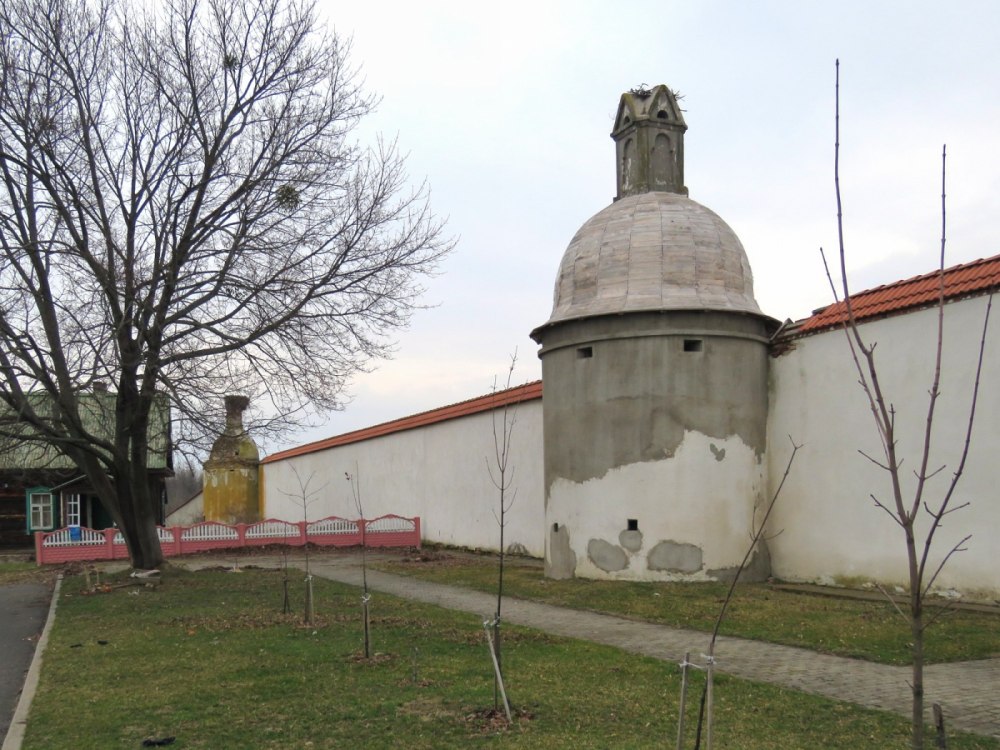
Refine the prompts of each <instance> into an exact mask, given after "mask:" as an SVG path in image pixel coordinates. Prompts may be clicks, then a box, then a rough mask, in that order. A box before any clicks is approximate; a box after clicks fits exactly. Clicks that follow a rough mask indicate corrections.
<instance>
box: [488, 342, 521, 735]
mask: <svg viewBox="0 0 1000 750" xmlns="http://www.w3.org/2000/svg"><path fill="white" fill-rule="evenodd" d="M516 366H517V350H516V349H515V350H514V353H513V354H512V355H511V357H510V366H509V367H508V368H507V381H506V383H505V384H504V388H503V390H504V391H507V390H510V384H511V380H512V379H513V377H514V368H515V367H516ZM491 393H492V394H493V396H494V397H497V396H499V394H500V393H501V391H500V390H499V384H498V381H497V378H496V377H494V378H493V388H492V390H491ZM491 417H492V427H493V460H492V462H491V461H490V459H489V458H487V459H486V469H487V471H488V472H489V475H490V481H492V482H493V486H494V487H496V489H497V493H498V504H497V508H496V510H494V511H493V517H494V518H495V519H496V521H497V525H498V526H499V527H500V561H499V567H498V572H497V606H496V612H494V614H493V620H492V621H489V620H487V621H485V622H484V623H483V625H484V628H485V629H486V636H487V640H488V641H489V643H490V651H491V653H492V655H493V656H492V660H493V667H494V671H495V680H494V685H493V710H494V711H497V710H499V708H500V700H501V699H502V700H503V704H504V711H505V713H506V716H507V721H510V703H509V702H508V700H507V692H506V689H505V688H504V684H503V659H502V656H501V652H502V649H501V636H500V610H501V607H502V605H503V574H504V562H505V554H506V551H505V548H504V545H505V540H504V531H505V529H506V526H507V511H509V510H510V508H511V506H512V505H513V504H514V500H515V498H516V497H517V488H516V487H514V486H513V484H514V467H512V466H511V465H510V452H511V436H512V435H513V432H514V425H515V423H516V422H517V404H511V403H509V401H507V400H505V402H504V404H503V408H502V409H501V408H496V407H494V408H493V410H492V411H491ZM489 628H492V630H493V633H492V637H491V635H490V632H489Z"/></svg>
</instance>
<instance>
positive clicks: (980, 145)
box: [267, 0, 1000, 450]
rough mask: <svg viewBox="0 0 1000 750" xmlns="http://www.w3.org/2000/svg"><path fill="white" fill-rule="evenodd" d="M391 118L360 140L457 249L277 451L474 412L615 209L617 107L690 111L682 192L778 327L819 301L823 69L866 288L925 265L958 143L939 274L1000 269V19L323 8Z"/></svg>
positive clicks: (863, 7)
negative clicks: (731, 253) (725, 226)
mask: <svg viewBox="0 0 1000 750" xmlns="http://www.w3.org/2000/svg"><path fill="white" fill-rule="evenodd" d="M320 8H321V12H322V13H323V14H324V15H325V16H327V17H328V19H329V22H330V23H331V24H332V25H333V26H334V28H335V29H336V31H337V33H338V34H341V35H344V36H350V37H353V60H354V62H355V63H356V64H358V65H360V66H361V67H362V69H363V73H364V76H365V79H366V81H367V87H368V89H369V90H370V91H373V92H375V93H377V94H379V95H380V96H381V97H382V102H381V104H380V106H379V109H378V111H377V112H376V114H375V115H374V116H373V117H372V118H370V120H369V121H368V123H367V124H366V126H365V129H364V132H363V133H361V136H362V137H365V138H367V137H370V136H371V135H372V134H374V133H376V132H379V133H382V134H384V135H386V136H388V137H390V138H398V141H399V144H400V146H401V148H402V150H403V151H405V152H406V153H408V154H409V156H408V171H409V173H410V175H411V177H412V179H413V180H414V181H415V182H420V181H423V180H426V181H427V183H428V184H429V186H430V189H431V198H432V206H433V209H434V211H435V212H436V213H437V214H438V215H440V216H442V217H446V218H447V220H448V230H449V233H450V234H451V235H453V236H454V237H456V238H457V239H458V244H457V247H456V249H455V251H454V253H453V255H451V256H450V257H449V258H448V259H447V260H446V261H445V262H444V264H443V265H442V267H441V274H440V276H438V277H437V278H434V279H431V280H430V281H429V282H428V283H427V285H426V287H427V293H426V296H425V298H424V299H425V302H426V303H427V304H428V305H433V307H431V308H430V309H427V310H423V311H420V312H418V313H417V314H415V315H414V317H413V320H412V323H411V325H410V328H409V329H408V330H406V331H403V332H401V334H400V335H399V336H398V350H397V353H396V356H395V357H394V358H393V359H392V360H390V361H386V362H381V363H378V364H377V366H376V369H375V370H374V371H373V372H371V373H370V374H367V375H364V376H361V377H358V378H357V379H355V380H354V381H353V382H352V383H351V384H350V385H349V388H348V394H347V395H348V396H349V398H350V401H349V403H348V404H347V405H346V408H345V409H344V410H343V411H342V412H337V413H334V414H331V415H327V416H326V417H325V418H323V419H322V420H321V424H320V425H318V426H317V427H315V428H313V429H311V430H309V431H307V432H305V433H303V434H300V435H298V436H294V437H292V438H290V439H289V440H287V441H285V442H284V443H283V444H281V445H277V446H267V448H268V449H270V450H273V449H276V448H281V447H288V446H290V445H294V444H299V443H302V442H306V441H309V440H315V439H320V438H323V437H328V436H331V435H337V434H340V433H343V432H347V431H350V430H354V429H358V428H361V427H365V426H369V425H372V424H377V423H379V422H384V421H387V420H390V419H395V418H397V417H401V416H405V415H408V414H412V413H416V412H419V411H423V410H426V409H431V408H434V407H437V406H442V405H445V404H448V403H453V402H455V401H460V400H463V399H466V398H471V397H473V396H477V395H480V394H482V393H485V392H487V391H488V390H489V388H490V386H491V384H492V382H493V377H494V374H497V373H502V372H503V371H504V370H505V368H506V366H507V363H508V358H509V355H510V353H511V352H513V351H514V350H515V349H516V350H517V352H518V357H519V361H518V367H517V371H516V374H515V380H516V382H523V381H526V380H532V379H536V378H539V377H540V376H541V369H540V364H539V360H538V358H537V354H536V352H537V347H536V345H535V344H534V343H533V342H532V341H531V339H530V338H529V336H528V334H529V332H530V331H531V330H532V329H533V328H534V327H536V326H538V325H540V324H542V323H544V322H545V321H546V320H547V319H548V316H549V314H550V312H551V306H552V288H553V281H554V279H555V273H556V270H557V268H558V266H559V261H560V258H561V257H562V253H563V251H564V250H565V249H566V246H567V244H568V243H569V241H570V239H571V238H572V237H573V234H574V233H575V232H576V230H577V229H578V228H579V227H580V225H581V224H583V222H584V221H586V220H587V219H588V218H589V217H590V216H592V215H593V214H595V213H597V212H598V211H599V210H601V209H602V208H604V207H605V206H606V205H608V204H609V203H610V202H611V199H612V197H613V195H614V193H615V177H614V147H613V143H612V141H611V139H610V138H609V133H610V130H611V125H612V120H613V117H614V114H615V110H616V108H617V105H618V99H619V96H620V95H621V93H622V92H624V91H627V90H628V89H630V88H634V87H636V86H638V85H640V84H646V85H647V86H653V85H655V84H658V83H665V84H667V85H669V86H670V87H671V88H673V89H674V90H675V91H679V92H680V93H681V94H682V95H683V97H684V98H683V100H682V102H681V106H682V107H683V108H684V109H685V110H686V111H685V118H686V120H687V124H688V131H687V135H686V138H685V152H686V163H685V181H686V183H687V186H688V188H689V190H690V197H691V198H692V199H694V200H696V201H698V202H699V203H702V204H704V205H706V206H708V207H709V208H711V209H712V210H714V211H715V212H716V213H718V214H719V215H720V216H722V218H723V219H724V220H725V221H726V222H727V223H729V225H730V226H732V227H733V229H734V230H735V231H736V233H737V235H738V236H739V237H740V239H741V240H742V242H743V245H744V247H745V248H746V251H747V255H748V257H749V259H750V264H751V266H752V268H753V272H754V282H755V291H756V296H757V300H758V302H759V304H760V306H761V308H762V309H763V311H764V312H765V313H767V314H768V315H771V316H773V317H775V318H779V319H785V318H789V317H790V318H799V317H803V316H805V315H807V314H809V312H810V311H811V310H812V309H813V308H816V307H819V306H821V305H824V304H826V303H828V302H829V301H830V300H831V294H830V292H829V289H828V287H827V282H826V280H825V277H824V275H823V268H822V263H821V261H820V256H819V252H818V248H819V247H821V246H822V247H824V248H827V249H834V248H835V247H836V223H835V216H836V207H835V200H834V192H833V125H834V122H833V103H834V60H835V58H837V57H839V58H840V60H841V141H842V147H841V185H842V190H843V195H844V213H845V225H846V236H847V242H848V253H849V260H848V263H849V271H850V273H849V275H850V276H851V281H852V286H853V288H854V289H856V290H861V289H864V288H869V287H871V286H876V285H878V284H883V283H888V282H891V281H895V280H897V279H900V278H904V277H907V276H912V275H915V274H918V273H923V272H926V271H928V270H931V269H932V268H933V267H934V266H935V264H936V262H937V252H938V250H939V242H940V239H939V238H940V223H941V215H940V213H941V212H940V204H941V200H940V192H941V190H940V172H941V158H940V154H941V147H942V145H943V144H945V143H947V144H948V183H949V187H948V262H949V263H959V262H964V261H968V260H973V259H976V258H981V257H988V256H991V255H995V254H997V253H998V252H1000V245H998V242H997V237H998V236H1000V230H998V228H997V220H998V217H1000V47H998V45H997V41H996V39H997V32H998V31H1000V3H998V2H995V0H982V1H981V2H972V1H962V0H955V2H950V3H945V2H940V0H937V1H935V2H918V1H915V0H908V1H907V2H874V1H872V0H865V1H857V2H852V1H850V0H847V1H843V0H842V1H841V2H838V3H823V4H820V3H811V2H801V1H800V0H788V1H785V2H759V1H758V2H752V3H749V2H740V1H737V0H732V1H727V2H723V1H721V0H719V1H716V2H705V1H701V2H694V0H689V1H688V2H674V1H671V0H656V1H652V2H628V1H627V0H616V2H581V1H580V0H576V1H575V2H550V1H548V0H535V1H534V2H509V1H508V2H503V3H479V2H471V1H470V0H465V1H464V2H433V1H432V0H422V1H421V2H419V3H417V2H412V1H411V2H378V3H374V2H373V3H367V2H357V0H351V1H350V2H340V1H339V0H320Z"/></svg>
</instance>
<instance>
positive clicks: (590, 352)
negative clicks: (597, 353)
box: [576, 346, 594, 359]
mask: <svg viewBox="0 0 1000 750" xmlns="http://www.w3.org/2000/svg"><path fill="white" fill-rule="evenodd" d="M593 356H594V347H592V346H581V347H580V348H579V349H577V350H576V358H577V359H590V358H591V357H593Z"/></svg>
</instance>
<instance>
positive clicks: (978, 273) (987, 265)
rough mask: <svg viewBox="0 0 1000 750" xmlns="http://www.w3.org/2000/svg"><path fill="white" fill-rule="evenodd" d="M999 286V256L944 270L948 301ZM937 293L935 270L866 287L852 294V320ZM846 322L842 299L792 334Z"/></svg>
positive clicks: (932, 298) (923, 301) (929, 300)
mask: <svg viewBox="0 0 1000 750" xmlns="http://www.w3.org/2000/svg"><path fill="white" fill-rule="evenodd" d="M997 289H1000V255H995V256H993V257H992V258H985V259H980V260H974V261H972V262H971V263H963V264H961V265H957V266H952V267H951V268H946V269H945V270H944V296H945V299H947V300H951V299H956V298H959V297H965V296H969V295H973V294H985V293H986V292H989V291H992V290H997ZM939 293H940V289H939V279H938V272H937V271H932V272H931V273H927V274H924V275H922V276H914V277H913V278H912V279H904V280H903V281H897V282H894V283H892V284H885V285H884V286H879V287H875V288H874V289H868V290H866V291H864V292H858V293H857V294H852V295H851V308H852V309H853V311H854V318H855V320H858V321H862V320H866V319H868V318H875V317H881V316H885V315H889V314H892V313H896V312H901V311H903V310H909V309H911V308H914V307H924V306H927V305H933V304H934V303H936V302H937V300H938V296H939ZM846 321H847V306H846V304H845V303H844V302H843V301H841V302H835V303H834V304H832V305H830V306H828V307H825V308H823V309H822V310H820V311H819V312H817V313H814V314H813V315H812V316H810V317H808V318H806V319H805V320H803V321H802V322H801V323H800V324H799V325H798V326H796V328H795V330H794V334H804V333H815V332H816V331H819V330H823V329H826V328H832V327H833V326H838V325H841V324H843V323H844V322H846Z"/></svg>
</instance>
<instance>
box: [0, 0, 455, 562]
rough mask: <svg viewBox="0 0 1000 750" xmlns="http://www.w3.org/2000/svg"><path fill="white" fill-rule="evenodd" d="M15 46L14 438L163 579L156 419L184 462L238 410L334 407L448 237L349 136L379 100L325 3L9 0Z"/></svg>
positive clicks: (2, 170)
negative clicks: (85, 484)
mask: <svg viewBox="0 0 1000 750" xmlns="http://www.w3.org/2000/svg"><path fill="white" fill-rule="evenodd" d="M0 27H2V28H3V34H2V36H0V179H2V183H0V187H2V190H0V342H2V343H0V406H2V405H6V412H5V413H4V419H3V420H2V422H3V423H2V424H0V432H3V431H6V432H7V433H8V434H14V435H15V436H16V437H17V438H18V439H26V438H30V439H33V440H38V441H43V442H46V443H49V444H52V445H56V446H58V448H59V450H61V451H62V452H64V453H65V454H66V455H67V456H69V457H70V458H71V459H72V460H73V461H74V463H75V465H76V466H77V467H78V468H79V471H80V472H81V473H82V474H84V475H85V476H86V478H87V480H88V481H89V483H90V484H91V485H92V487H93V489H94V491H95V492H96V493H97V494H98V495H99V496H100V498H101V501H102V503H103V504H104V505H105V507H106V508H107V510H108V511H109V513H110V514H111V516H112V518H113V519H114V521H115V522H116V523H117V525H118V526H119V528H120V529H121V530H122V532H123V534H124V536H125V539H126V542H127V544H128V547H129V552H130V555H131V558H132V563H133V565H135V566H136V567H141V568H152V567H154V566H156V565H158V564H159V563H160V562H161V560H162V555H161V551H160V546H159V542H158V540H157V535H156V529H155V521H154V518H155V513H154V511H155V507H156V505H155V503H156V502H157V499H156V498H152V497H151V496H150V495H151V493H150V487H149V484H148V482H147V462H148V447H149V445H150V442H151V440H152V439H153V438H154V437H155V436H153V435H151V434H150V431H151V429H152V428H151V425H153V424H155V420H153V419H151V411H152V409H153V406H154V403H156V402H157V401H158V400H159V399H162V398H164V394H165V395H166V396H168V397H169V399H170V402H171V404H172V408H173V410H174V415H175V423H174V426H173V435H172V436H171V437H172V438H173V439H174V442H175V444H177V445H181V446H183V445H185V444H190V442H191V441H195V442H197V441H198V440H204V438H205V436H206V435H214V434H215V433H216V431H217V427H218V422H219V420H218V419H216V418H214V416H213V415H214V414H215V411H216V409H215V408H214V404H215V403H217V402H218V399H219V396H220V395H222V394H224V393H225V392H235V391H239V392H241V393H246V394H247V395H248V396H250V397H252V398H253V399H254V400H255V402H258V403H264V404H267V405H268V406H267V408H265V409H264V410H263V411H264V412H265V413H268V414H274V415H277V417H276V418H275V420H273V421H271V422H270V423H269V424H268V425H266V426H268V427H271V428H275V429H280V428H283V427H287V426H288V424H289V423H294V422H295V421H296V420H300V419H301V418H302V413H303V410H304V409H305V407H306V405H310V406H311V407H314V408H318V409H332V408H336V407H337V406H338V405H339V403H340V400H339V399H340V393H341V390H342V388H343V386H344V383H345V381H346V379H347V378H348V377H349V376H351V375H352V374H354V373H357V372H358V371H359V370H363V369H364V368H365V367H366V365H367V363H368V362H370V361H371V359H372V358H373V357H379V356H383V355H385V354H387V351H388V347H389V346H390V342H389V341H388V340H387V338H386V334H387V332H389V331H391V330H393V329H395V328H397V327H399V326H401V325H404V324H405V323H406V322H407V320H408V317H409V313H410V312H411V311H412V310H413V309H414V306H415V305H416V303H417V297H418V295H419V293H420V291H421V289H420V287H419V285H418V283H417V280H418V279H419V277H420V275H422V274H426V273H429V272H431V271H432V270H433V269H434V267H435V264H436V262H437V261H438V260H439V259H440V258H441V257H442V255H443V254H444V253H445V252H447V250H448V249H449V248H450V242H449V241H448V240H446V239H445V238H444V236H443V234H442V227H441V224H440V223H439V222H438V221H437V220H436V219H435V218H434V217H433V216H432V214H431V213H430V211H429V208H428V205H427V201H426V195H425V191H424V190H423V189H422V188H420V189H417V190H415V191H411V190H408V189H407V188H406V187H405V182H406V175H405V173H404V169H403V162H402V159H401V157H400V155H399V154H398V152H397V151H396V148H395V145H394V144H387V143H382V142H380V143H378V145H377V146H376V147H374V148H370V149H365V148H362V147H360V146H359V145H357V144H356V143H355V142H354V141H353V140H352V131H353V129H354V127H355V126H356V125H357V123H358V122H359V121H360V120H361V119H362V118H363V117H364V116H365V115H366V114H368V113H369V112H370V111H371V110H372V108H373V106H374V104H375V102H374V100H373V99H372V97H371V96H369V95H366V94H365V93H364V92H363V91H362V90H361V88H360V82H359V79H358V77H357V75H356V71H355V69H354V68H352V67H351V64H350V62H349V57H348V52H349V45H348V44H347V43H346V42H345V41H344V40H342V39H340V38H338V37H337V36H336V35H334V34H333V33H332V32H329V31H327V30H325V29H324V28H323V27H322V26H321V25H320V24H319V22H318V21H317V17H316V12H315V9H314V7H313V5H312V3H310V2H309V1H308V0H246V1H244V0H239V1H237V0H165V2H162V3H145V2H140V1H139V0H0ZM97 381H103V382H108V383H111V384H113V387H112V391H113V395H114V399H113V405H112V406H110V407H109V410H108V411H109V413H108V414H107V421H108V422H110V427H109V429H106V430H99V429H95V428H94V426H93V425H92V423H91V420H88V419H86V418H85V415H83V414H81V399H80V398H79V397H78V394H79V393H80V391H81V390H83V389H86V388H87V387H88V386H91V385H93V384H94V383H95V382H97ZM39 396H42V397H43V398H39ZM0 411H3V410H2V409H0ZM258 434H261V433H260V430H259V429H258ZM160 438H163V436H160Z"/></svg>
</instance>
